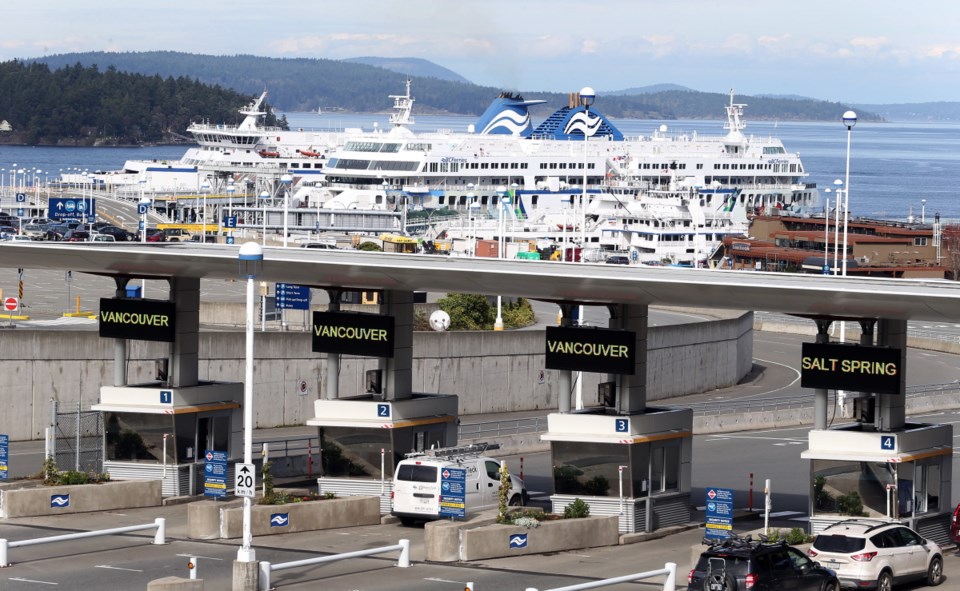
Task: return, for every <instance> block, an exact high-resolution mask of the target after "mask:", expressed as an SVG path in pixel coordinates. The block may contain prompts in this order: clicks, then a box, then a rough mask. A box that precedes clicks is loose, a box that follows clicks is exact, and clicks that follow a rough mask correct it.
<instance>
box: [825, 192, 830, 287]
mask: <svg viewBox="0 0 960 591" xmlns="http://www.w3.org/2000/svg"><path fill="white" fill-rule="evenodd" d="M823 192H824V193H826V194H827V200H826V201H825V202H824V203H823V274H824V275H829V274H830V263H829V260H830V189H824V190H823Z"/></svg>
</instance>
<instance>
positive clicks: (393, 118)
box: [389, 78, 415, 127]
mask: <svg viewBox="0 0 960 591" xmlns="http://www.w3.org/2000/svg"><path fill="white" fill-rule="evenodd" d="M389 96H390V98H392V99H393V109H394V111H396V112H395V113H393V114H391V115H390V123H392V124H393V126H394V127H406V126H409V125H413V116H412V115H411V112H412V111H413V102H414V100H415V99H414V98H413V97H412V96H410V79H409V78H407V93H406V94H391V95H389Z"/></svg>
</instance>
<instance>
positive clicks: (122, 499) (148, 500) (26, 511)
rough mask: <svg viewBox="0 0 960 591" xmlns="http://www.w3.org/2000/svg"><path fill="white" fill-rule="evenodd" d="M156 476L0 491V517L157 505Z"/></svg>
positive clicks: (158, 484) (158, 499)
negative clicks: (65, 500)
mask: <svg viewBox="0 0 960 591" xmlns="http://www.w3.org/2000/svg"><path fill="white" fill-rule="evenodd" d="M160 484H161V482H160V481H159V480H123V481H120V480H118V481H115V482H103V483H100V484H77V485H70V486H42V485H41V486H37V487H33V488H20V489H16V490H4V491H0V517H4V518H7V517H31V516H36V515H62V514H64V513H85V512H91V511H111V510H114V509H134V508H138V507H157V506H159V505H160V504H161V503H162V500H161V497H160ZM57 495H59V496H62V495H70V504H69V505H66V506H56V505H54V503H53V502H52V497H54V496H57Z"/></svg>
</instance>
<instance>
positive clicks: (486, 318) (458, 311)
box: [437, 293, 496, 330]
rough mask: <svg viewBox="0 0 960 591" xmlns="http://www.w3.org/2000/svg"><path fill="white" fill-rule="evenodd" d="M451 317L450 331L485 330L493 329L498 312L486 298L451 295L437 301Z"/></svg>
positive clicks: (469, 295)
mask: <svg viewBox="0 0 960 591" xmlns="http://www.w3.org/2000/svg"><path fill="white" fill-rule="evenodd" d="M437 304H438V305H439V306H440V309H441V310H443V311H444V312H446V313H447V314H449V315H450V330H484V329H491V328H493V321H494V320H495V319H496V311H495V310H494V309H493V307H492V306H491V305H490V302H488V301H487V298H486V296H481V295H475V294H465V293H451V294H449V295H447V297H445V298H440V299H439V300H438V301H437Z"/></svg>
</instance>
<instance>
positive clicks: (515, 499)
mask: <svg viewBox="0 0 960 591" xmlns="http://www.w3.org/2000/svg"><path fill="white" fill-rule="evenodd" d="M510 506H511V507H522V506H523V497H522V496H521V495H513V496H512V497H510Z"/></svg>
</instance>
